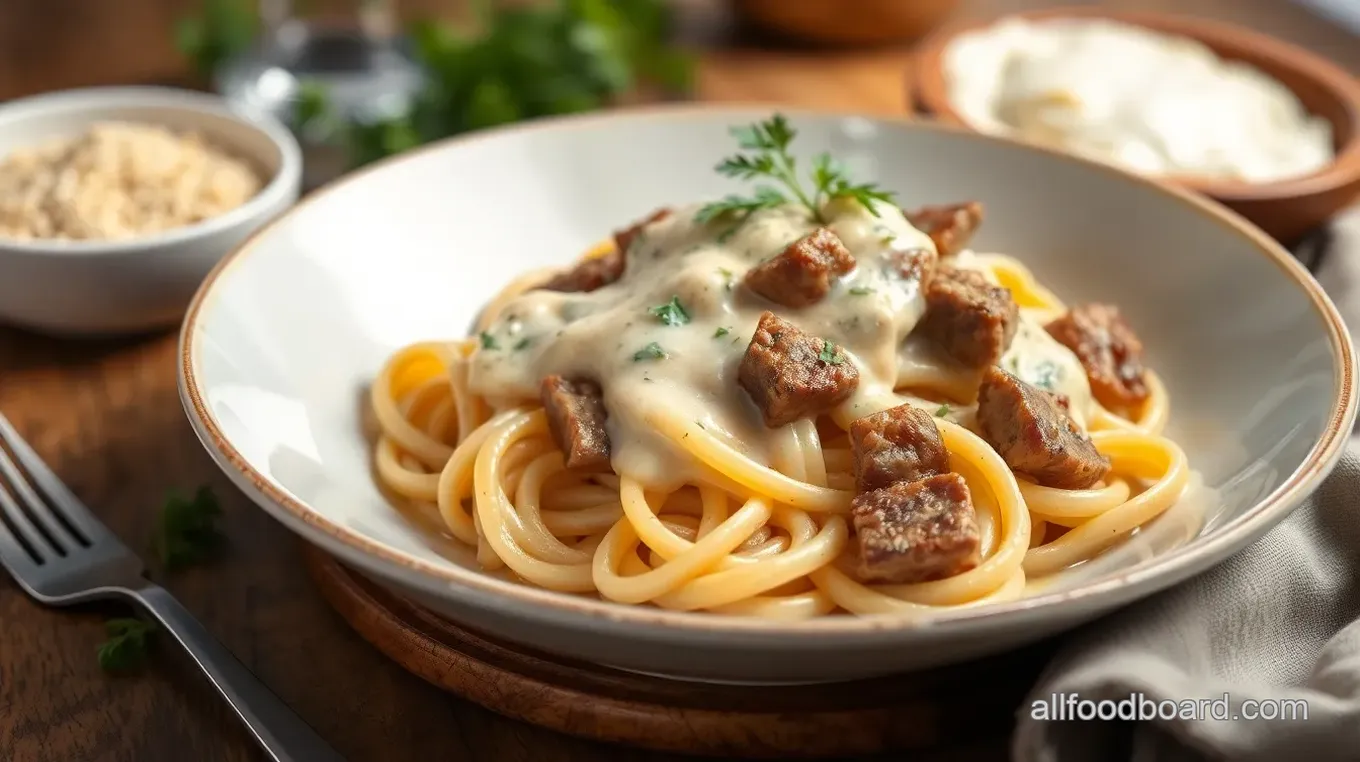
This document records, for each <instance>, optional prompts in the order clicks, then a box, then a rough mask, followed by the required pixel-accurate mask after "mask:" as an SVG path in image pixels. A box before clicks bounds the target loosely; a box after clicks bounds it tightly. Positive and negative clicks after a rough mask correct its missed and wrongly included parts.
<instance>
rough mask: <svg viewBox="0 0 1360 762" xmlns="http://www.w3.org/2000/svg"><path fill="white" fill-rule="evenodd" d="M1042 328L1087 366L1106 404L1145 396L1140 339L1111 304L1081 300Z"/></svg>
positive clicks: (1131, 403) (1119, 405)
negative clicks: (1085, 302) (1082, 302)
mask: <svg viewBox="0 0 1360 762" xmlns="http://www.w3.org/2000/svg"><path fill="white" fill-rule="evenodd" d="M1045 328H1046V329H1047V330H1048V333H1049V335H1050V336H1052V337H1053V338H1055V339H1057V340H1058V343H1060V344H1062V345H1063V346H1065V347H1067V348H1068V349H1070V350H1072V352H1073V353H1075V354H1076V356H1077V359H1078V360H1081V364H1082V367H1084V368H1085V369H1086V377H1087V378H1089V379H1090V381H1091V393H1092V394H1094V395H1095V398H1096V399H1097V400H1098V401H1099V402H1100V404H1102V405H1104V406H1105V407H1108V408H1113V409H1115V410H1122V409H1127V408H1132V407H1137V406H1139V405H1141V404H1143V402H1144V401H1145V400H1146V399H1147V397H1148V387H1147V370H1146V369H1145V368H1143V342H1142V341H1139V339H1138V336H1137V335H1136V334H1135V333H1134V332H1133V329H1132V328H1129V324H1128V323H1125V322H1124V318H1123V317H1122V316H1121V315H1120V314H1119V308H1118V307H1116V306H1114V305H1113V304H1082V305H1079V306H1076V307H1073V308H1072V309H1070V310H1068V312H1067V314H1066V315H1063V316H1062V317H1060V318H1058V319H1057V320H1054V321H1053V322H1051V323H1049V324H1048V325H1047V326H1045Z"/></svg>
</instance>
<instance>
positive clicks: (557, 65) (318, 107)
mask: <svg viewBox="0 0 1360 762" xmlns="http://www.w3.org/2000/svg"><path fill="white" fill-rule="evenodd" d="M203 1H204V16H203V19H202V20H201V21H200V22H199V23H198V24H196V25H195V24H188V25H186V28H188V27H193V26H198V27H202V28H204V29H207V28H209V27H210V26H211V25H210V24H209V21H210V20H211V19H214V18H219V17H221V16H222V13H221V11H220V9H219V10H217V11H216V12H215V13H213V14H212V15H210V14H209V10H211V9H216V8H217V7H218V6H220V5H223V4H232V3H237V4H240V3H243V2H244V3H247V4H249V3H250V2H253V0H203ZM476 9H477V14H476V24H475V27H474V30H469V31H462V30H459V29H456V28H454V27H452V26H448V25H444V24H438V23H433V22H420V23H417V24H415V25H413V27H412V28H411V30H410V38H411V42H412V45H413V48H414V55H415V58H416V59H417V61H418V62H419V63H420V64H421V65H422V66H423V68H424V69H425V72H426V82H425V87H424V89H423V90H422V91H421V92H420V93H419V94H418V95H417V97H416V99H415V102H414V104H413V105H412V107H411V109H410V112H409V113H408V114H406V115H403V116H401V117H399V118H395V119H390V120H386V121H375V122H363V123H343V122H341V120H340V119H339V118H338V117H336V116H335V115H334V114H333V110H332V109H330V108H329V107H328V106H327V104H326V94H325V92H324V91H323V90H321V89H320V88H318V87H316V86H315V85H309V84H306V83H304V86H303V89H302V92H301V93H300V94H299V98H298V100H297V102H296V103H295V115H294V121H295V127H297V128H299V129H300V130H302V131H303V132H304V134H308V135H321V136H323V137H325V138H327V139H330V140H335V141H337V142H340V143H341V144H342V145H343V146H344V147H345V148H346V150H347V154H348V157H349V160H350V164H351V165H353V166H359V165H362V164H366V163H368V162H370V161H374V160H376V159H380V158H383V157H385V156H389V155H392V154H395V153H399V152H401V151H404V150H406V149H408V148H412V147H414V146H416V145H419V144H421V143H425V142H428V141H431V140H437V139H439V138H444V137H448V136H450V135H456V134H458V133H462V132H467V131H470V130H477V129H482V128H486V127H495V126H497V125H502V124H507V123H510V122H516V121H520V120H524V119H533V118H536V117H543V116H552V115H558V114H570V113H575V112H580V111H589V110H593V109H597V108H600V107H602V106H605V105H608V104H609V103H611V102H614V101H615V100H617V99H618V98H620V97H621V96H623V95H624V94H625V93H628V92H631V91H633V90H635V89H636V88H638V87H639V86H640V85H642V84H650V85H653V86H655V87H659V88H661V89H664V90H667V91H671V92H675V93H684V92H688V90H689V89H690V86H691V77H692V71H693V66H692V61H691V59H690V57H689V56H688V55H686V54H684V53H683V52H681V51H679V50H677V49H675V48H673V47H669V46H668V45H667V44H666V40H667V39H668V38H669V36H670V32H671V27H672V16H671V12H670V7H669V5H668V4H667V2H666V0H551V2H546V3H540V4H534V5H516V6H513V7H501V6H500V5H497V4H496V3H494V2H490V1H489V0H481V1H480V2H478V3H476ZM233 28H234V27H233ZM219 36H221V35H214V34H212V33H207V32H205V33H199V34H193V35H182V37H181V44H182V49H183V50H184V52H185V54H186V55H187V56H189V57H190V59H191V60H193V61H195V62H196V64H197V65H198V66H199V67H200V70H203V69H208V70H211V68H213V67H214V66H215V65H216V62H215V61H213V60H212V59H213V58H214V56H220V55H223V54H224V53H225V54H234V53H236V52H239V50H240V48H237V49H235V50H232V49H231V45H229V44H226V43H227V42H228V39H229V40H230V41H231V42H232V43H239V42H240V41H239V39H238V37H237V36H236V35H234V34H233V35H231V36H230V37H229V38H224V39H221V40H219V39H218V37H219ZM205 41H211V43H212V44H210V45H205V44H204V42H205ZM218 60H220V58H219V59H218Z"/></svg>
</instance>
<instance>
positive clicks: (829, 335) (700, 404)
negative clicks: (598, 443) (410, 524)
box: [469, 202, 1089, 486]
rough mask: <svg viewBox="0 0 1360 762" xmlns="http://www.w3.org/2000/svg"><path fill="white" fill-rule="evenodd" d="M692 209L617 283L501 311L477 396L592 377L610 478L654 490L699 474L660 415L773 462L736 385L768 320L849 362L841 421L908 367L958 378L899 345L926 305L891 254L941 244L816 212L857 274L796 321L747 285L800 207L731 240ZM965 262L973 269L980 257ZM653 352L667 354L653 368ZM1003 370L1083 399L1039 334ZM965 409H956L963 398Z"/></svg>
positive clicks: (475, 365) (849, 207) (519, 397)
mask: <svg viewBox="0 0 1360 762" xmlns="http://www.w3.org/2000/svg"><path fill="white" fill-rule="evenodd" d="M697 210H698V207H697V206H695V207H689V208H681V209H678V210H676V211H675V213H674V214H672V215H671V216H669V217H667V218H666V219H663V220H660V221H658V222H655V223H652V224H651V225H648V226H647V227H646V228H645V229H644V230H643V232H642V233H641V235H639V236H638V237H637V239H636V240H635V241H634V243H633V244H632V247H631V249H630V250H629V251H628V252H627V254H626V257H627V264H626V267H625V269H624V273H623V277H621V278H620V279H619V280H618V281H617V282H615V283H612V284H610V285H608V286H605V287H603V288H600V289H597V290H596V291H593V292H589V293H560V292H555V291H542V290H536V291H529V292H526V293H524V294H521V295H520V296H517V297H515V298H513V299H511V300H509V301H508V302H507V303H506V305H505V307H504V308H503V309H502V310H501V311H500V312H499V314H498V315H497V316H496V317H495V318H494V319H493V321H492V322H491V324H490V325H489V327H488V330H487V332H486V335H487V340H486V341H484V342H483V343H482V345H481V346H479V347H478V348H477V349H476V350H475V351H474V353H473V354H472V357H471V366H470V373H469V385H470V387H471V389H472V391H473V392H475V393H478V394H481V395H484V396H486V397H487V398H489V399H491V400H493V401H498V402H500V403H501V404H506V405H509V404H515V403H517V402H521V401H525V400H536V399H537V398H538V392H539V383H540V381H541V379H542V378H543V377H544V376H546V375H550V374H561V375H565V376H568V377H585V378H591V379H595V380H596V381H598V382H599V384H600V386H601V388H602V389H603V392H604V404H605V408H606V409H607V410H608V422H607V428H608V432H609V439H610V444H611V449H612V461H613V466H614V470H615V471H617V472H619V473H624V474H629V475H632V476H635V477H636V478H638V479H639V480H641V481H643V482H644V483H647V484H653V485H658V486H661V485H673V486H679V485H680V484H682V483H685V482H688V481H692V480H693V479H694V477H695V476H696V471H695V464H694V463H692V462H691V459H690V458H689V457H688V456H687V455H685V454H683V453H680V452H678V451H677V450H676V448H675V447H674V445H673V444H672V443H670V442H669V441H667V440H666V439H664V438H663V437H661V436H659V435H658V434H657V433H656V432H655V431H654V430H653V427H652V426H651V425H649V424H648V422H647V415H648V414H649V413H651V412H653V411H657V410H666V411H668V412H670V413H671V414H673V415H677V416H682V417H683V418H684V419H688V420H693V421H697V422H699V423H700V424H701V425H703V426H704V428H705V429H706V430H708V431H710V432H712V433H714V434H715V435H717V436H719V437H720V438H722V439H724V440H726V441H728V442H729V444H731V445H733V446H734V447H736V448H737V449H738V450H740V451H742V452H744V453H745V454H746V455H747V456H749V457H751V458H752V459H754V460H756V461H758V462H761V463H765V464H770V463H771V462H772V459H773V454H774V447H775V440H776V438H777V432H774V431H772V430H770V429H768V428H766V427H765V426H764V424H763V423H762V421H761V417H760V413H759V411H758V410H757V409H756V407H755V405H754V404H753V403H752V402H751V401H750V399H749V397H748V396H747V394H746V392H745V390H744V389H742V387H741V386H740V385H739V384H738V382H737V373H738V367H739V366H740V363H741V360H742V356H743V355H744V354H745V352H746V347H747V345H748V344H749V343H750V340H751V335H752V334H753V333H754V331H755V327H756V323H757V322H758V321H759V319H760V315H761V313H762V312H764V311H765V310H772V311H774V312H775V313H777V314H779V315H780V316H781V317H783V318H784V319H786V320H789V321H791V322H793V323H794V324H795V325H797V326H798V327H799V328H801V329H803V330H804V331H807V332H808V333H810V334H812V335H815V336H820V337H822V338H824V339H827V340H829V341H831V342H832V343H834V344H835V345H836V346H837V347H839V348H840V349H841V351H842V352H843V353H844V355H845V356H846V358H847V361H848V362H851V363H854V365H855V367H856V368H857V369H858V371H859V377H860V381H859V386H858V389H857V391H856V392H855V395H854V396H853V397H852V398H851V399H850V400H849V401H847V402H846V403H844V405H843V410H844V411H845V412H846V413H847V414H850V415H849V417H850V418H853V417H857V416H858V415H860V414H865V413H871V412H875V411H877V410H881V409H883V408H884V407H885V406H886V405H888V404H892V401H893V400H895V399H896V398H895V397H893V396H892V392H893V389H894V387H896V386H897V384H898V380H899V376H900V374H901V371H902V368H903V367H912V366H932V365H933V366H934V369H935V370H936V371H938V372H939V373H941V374H944V375H948V374H949V373H957V372H959V370H960V369H957V368H954V367H952V366H951V365H950V364H949V363H948V362H947V361H945V360H941V359H939V358H938V356H937V354H936V353H934V352H932V351H931V348H928V347H925V346H923V345H922V344H921V342H919V340H917V339H913V340H912V341H910V342H907V343H906V348H904V340H906V339H907V337H908V334H909V333H910V332H911V330H912V328H913V327H915V325H916V324H917V322H918V321H919V320H920V319H921V316H922V315H923V313H924V311H925V303H924V298H923V296H922V293H921V289H920V283H919V282H918V281H917V280H915V279H903V278H902V277H901V276H900V275H899V274H898V272H897V268H896V267H894V265H893V262H892V260H891V259H890V258H889V254H890V253H891V252H893V251H899V250H906V249H912V248H927V249H933V247H934V244H933V243H932V242H931V240H930V238H929V237H928V236H926V235H925V234H923V233H921V232H920V231H918V230H916V229H915V228H914V227H912V226H911V224H910V223H908V222H907V220H906V219H905V218H904V217H903V215H902V213H901V211H900V210H898V209H896V208H895V207H892V206H891V205H887V204H880V205H879V206H877V207H876V210H877V212H878V216H874V215H873V214H871V213H870V212H869V211H868V210H867V209H865V208H864V207H862V206H860V205H858V204H853V203H836V202H833V204H832V205H831V206H829V207H828V208H827V209H826V210H824V216H825V217H826V219H828V220H829V222H828V223H827V227H829V228H830V229H831V230H832V231H834V232H835V233H836V234H837V235H838V236H839V237H840V239H841V240H842V241H843V242H844V243H845V245H846V247H847V248H848V249H849V250H850V252H851V253H852V254H853V255H854V257H855V260H856V267H855V269H854V270H853V271H852V272H850V273H848V274H847V275H845V276H843V277H841V278H839V279H837V280H836V281H835V282H834V285H833V287H832V289H831V291H830V293H828V294H827V296H826V297H825V298H824V299H822V300H821V301H820V302H818V303H817V304H814V305H812V306H810V307H807V308H803V309H792V308H787V307H783V306H779V305H775V304H772V303H771V302H768V301H766V300H765V299H763V298H761V297H759V296H757V295H756V294H754V293H752V292H751V291H750V290H748V289H746V288H745V287H743V286H742V279H743V277H744V276H745V274H746V271H747V270H749V269H750V268H751V267H753V266H754V265H756V264H759V263H760V262H761V261H763V260H765V259H768V258H769V257H773V256H775V255H777V254H779V253H780V252H782V251H783V250H784V248H785V247H787V246H788V245H789V244H790V243H792V242H794V241H796V240H798V239H799V238H801V237H803V236H804V235H806V234H808V233H809V232H811V231H812V230H814V229H815V228H816V227H817V226H818V225H817V223H816V222H814V221H813V220H812V219H811V217H810V215H809V214H808V213H807V211H806V210H804V209H802V208H800V207H797V206H793V205H790V206H785V207H781V208H779V209H773V210H768V211H763V212H759V213H757V214H756V215H754V216H753V217H752V218H751V219H750V220H748V221H747V222H746V223H744V224H743V225H742V226H741V227H739V228H738V229H737V230H736V232H735V233H734V234H732V235H730V236H728V237H726V238H724V237H722V235H721V233H722V232H723V228H722V227H721V226H715V225H701V224H698V223H696V222H695V221H694V214H695V212H696V211H697ZM969 261H970V260H968V259H967V258H966V257H965V258H961V259H958V262H959V263H960V264H964V265H965V266H967V263H968V262H969ZM971 266H975V267H981V265H980V264H979V263H978V261H976V260H974V261H973V263H972V265H971ZM673 297H674V298H678V300H679V303H680V304H681V305H682V306H683V308H684V310H685V312H686V313H687V314H688V316H689V322H688V323H685V324H683V325H667V324H666V323H665V322H663V321H662V320H661V319H660V318H659V317H657V316H656V315H653V314H652V313H651V312H650V311H649V310H650V308H653V307H656V306H658V305H664V304H666V303H667V302H669V301H671V299H672V298H673ZM1036 329H1037V330H1036ZM653 344H655V346H656V347H658V348H659V349H660V350H661V351H662V352H664V357H651V356H649V353H648V352H647V351H646V350H647V348H648V347H649V346H651V345H653ZM640 352H641V353H643V354H642V355H641V356H640V357H639V354H638V353H640ZM1002 362H1003V364H1006V367H1007V368H1008V369H1012V370H1017V369H1018V371H1019V372H1020V375H1021V377H1023V378H1025V379H1026V380H1029V381H1031V382H1034V383H1041V385H1047V384H1052V386H1053V388H1054V389H1055V390H1057V391H1063V392H1065V393H1068V394H1069V396H1071V397H1072V399H1073V403H1074V408H1076V407H1077V406H1078V405H1079V404H1080V405H1084V404H1086V403H1085V402H1083V401H1084V400H1088V399H1089V391H1087V390H1085V375H1084V373H1082V372H1081V366H1080V364H1078V363H1077V360H1076V358H1075V357H1073V356H1072V354H1071V353H1070V352H1068V350H1067V349H1066V348H1065V347H1063V346H1061V345H1059V344H1058V343H1057V342H1055V341H1053V340H1052V339H1051V338H1049V337H1048V335H1047V334H1046V333H1044V331H1043V330H1042V328H1041V327H1037V325H1036V326H1022V328H1021V330H1020V331H1019V333H1018V335H1017V338H1016V341H1015V343H1014V344H1013V345H1012V347H1011V349H1010V350H1009V351H1008V352H1007V353H1006V356H1005V358H1003V361H1002ZM963 372H964V373H965V374H967V373H969V371H963ZM972 389H974V390H975V389H976V382H974V383H973V384H972ZM959 402H960V403H961V406H960V407H959V409H960V410H963V409H966V406H967V405H968V404H969V403H970V402H972V400H971V399H962V400H959ZM922 404H929V403H924V402H923V403H922ZM932 407H937V408H938V407H939V405H938V404H934V405H932ZM952 409H953V407H952V406H951V410H952ZM1082 409H1083V410H1084V409H1085V408H1084V407H1083V408H1082ZM842 417H844V416H842ZM951 417H952V416H951Z"/></svg>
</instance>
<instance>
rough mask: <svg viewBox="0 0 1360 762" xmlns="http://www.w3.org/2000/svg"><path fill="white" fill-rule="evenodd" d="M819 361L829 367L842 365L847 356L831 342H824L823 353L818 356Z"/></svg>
mask: <svg viewBox="0 0 1360 762" xmlns="http://www.w3.org/2000/svg"><path fill="white" fill-rule="evenodd" d="M817 359H818V360H821V361H822V362H824V363H826V364H827V365H840V364H841V363H843V362H845V355H843V354H841V353H840V352H839V351H837V349H836V345H835V344H832V343H831V342H829V341H823V342H822V351H821V353H820V354H818V355H817Z"/></svg>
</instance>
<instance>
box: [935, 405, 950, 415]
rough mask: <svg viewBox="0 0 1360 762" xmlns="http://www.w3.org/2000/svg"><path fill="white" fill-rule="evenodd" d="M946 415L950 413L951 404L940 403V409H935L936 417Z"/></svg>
mask: <svg viewBox="0 0 1360 762" xmlns="http://www.w3.org/2000/svg"><path fill="white" fill-rule="evenodd" d="M946 415H949V406H948V405H940V409H939V410H936V411H935V417H936V418H943V417H945V416H946Z"/></svg>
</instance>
